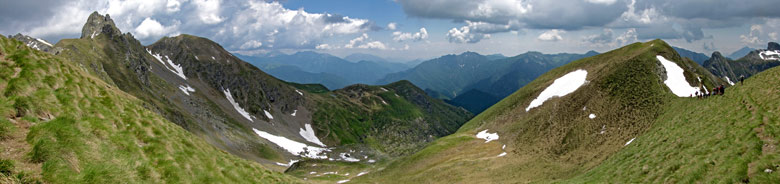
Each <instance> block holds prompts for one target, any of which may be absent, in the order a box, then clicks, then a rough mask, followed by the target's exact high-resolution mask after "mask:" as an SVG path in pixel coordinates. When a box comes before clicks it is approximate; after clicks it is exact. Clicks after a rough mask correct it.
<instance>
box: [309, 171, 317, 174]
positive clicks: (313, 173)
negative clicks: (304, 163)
mask: <svg viewBox="0 0 780 184" xmlns="http://www.w3.org/2000/svg"><path fill="white" fill-rule="evenodd" d="M309 174H310V175H314V174H317V172H314V171H312V172H309Z"/></svg>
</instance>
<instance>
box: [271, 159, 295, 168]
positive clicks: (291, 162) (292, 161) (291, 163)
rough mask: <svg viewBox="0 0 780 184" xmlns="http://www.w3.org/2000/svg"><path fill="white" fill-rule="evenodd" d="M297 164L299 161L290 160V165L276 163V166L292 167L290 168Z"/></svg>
mask: <svg viewBox="0 0 780 184" xmlns="http://www.w3.org/2000/svg"><path fill="white" fill-rule="evenodd" d="M296 162H298V160H290V163H286V164H285V163H279V162H276V165H279V166H285V167H290V166H292V165H293V164H294V163H296Z"/></svg>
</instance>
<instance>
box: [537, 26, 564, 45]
mask: <svg viewBox="0 0 780 184" xmlns="http://www.w3.org/2000/svg"><path fill="white" fill-rule="evenodd" d="M563 33H566V31H564V30H558V29H552V30H549V31H545V32H544V33H542V34H540V35H539V37H537V38H536V39H538V40H540V41H550V42H557V41H561V40H563V37H562V36H561V34H563Z"/></svg>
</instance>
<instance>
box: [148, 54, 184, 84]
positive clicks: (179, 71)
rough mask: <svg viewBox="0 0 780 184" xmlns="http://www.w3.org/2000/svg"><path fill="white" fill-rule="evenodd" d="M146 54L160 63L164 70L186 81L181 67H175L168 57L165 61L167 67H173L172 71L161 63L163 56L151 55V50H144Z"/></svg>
mask: <svg viewBox="0 0 780 184" xmlns="http://www.w3.org/2000/svg"><path fill="white" fill-rule="evenodd" d="M146 52H148V53H149V55H152V57H154V58H155V59H157V61H159V62H160V63H162V65H163V66H165V68H167V69H168V70H170V71H171V72H173V73H174V74H176V75H177V76H179V77H181V78H182V79H184V80H187V76H185V75H184V68H182V67H181V65H177V64H176V63H173V61H171V58H168V56H165V60H166V61H167V62H168V65H171V67H173V69H171V68H168V65H166V64H165V63H166V62H163V60H162V58H163V56H161V55H160V54H153V53H152V50H149V49H146Z"/></svg>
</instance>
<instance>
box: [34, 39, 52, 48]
mask: <svg viewBox="0 0 780 184" xmlns="http://www.w3.org/2000/svg"><path fill="white" fill-rule="evenodd" d="M35 40H38V41H39V42H41V43H43V44H46V45H48V46H49V47H54V45H51V43H49V42H46V40H43V39H40V38H35Z"/></svg>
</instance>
